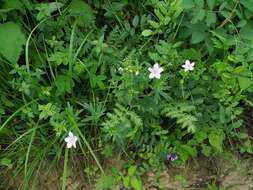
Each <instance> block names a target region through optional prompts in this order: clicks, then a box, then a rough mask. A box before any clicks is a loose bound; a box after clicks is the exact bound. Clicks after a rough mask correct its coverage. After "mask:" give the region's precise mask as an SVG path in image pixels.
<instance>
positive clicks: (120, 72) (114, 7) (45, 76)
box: [0, 0, 253, 190]
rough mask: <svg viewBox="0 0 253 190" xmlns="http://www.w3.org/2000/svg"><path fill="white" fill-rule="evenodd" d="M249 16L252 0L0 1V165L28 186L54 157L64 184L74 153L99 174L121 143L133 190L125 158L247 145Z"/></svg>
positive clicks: (252, 77)
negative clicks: (42, 167) (105, 161)
mask: <svg viewBox="0 0 253 190" xmlns="http://www.w3.org/2000/svg"><path fill="white" fill-rule="evenodd" d="M252 18H253V1H252V0H163V1H162V0H161V1H159V0H140V1H133V0H121V1H110V0H105V1H102V0H86V1H84V0H58V1H57V0H56V1H54V2H53V1H46V0H45V1H38V0H1V1H0V92H1V93H0V124H1V125H0V168H1V171H11V174H12V175H13V176H21V177H22V179H23V180H22V183H21V184H20V189H28V186H29V185H31V184H32V187H33V188H35V186H36V178H37V177H38V176H39V175H40V169H41V166H42V165H43V164H44V162H45V161H46V160H50V163H53V164H57V163H58V162H60V161H61V160H62V159H63V160H64V167H63V174H62V175H63V178H62V189H65V185H66V176H67V173H68V170H71V167H68V163H69V162H70V160H72V159H73V158H74V157H75V156H81V157H82V158H83V159H84V160H86V163H87V164H89V163H93V161H92V160H94V161H95V163H96V165H97V166H98V168H99V169H100V172H101V173H104V169H103V168H104V166H103V164H102V163H103V160H106V159H108V158H110V157H111V156H113V155H115V154H116V153H121V154H123V155H125V157H126V158H127V160H128V161H129V162H130V163H131V164H129V165H128V166H129V168H128V170H129V171H128V175H127V176H125V177H123V178H120V180H121V179H122V180H123V182H122V186H123V187H124V188H125V189H127V188H128V187H130V186H131V187H133V188H134V189H137V190H139V189H141V182H140V179H139V177H138V176H137V175H136V174H135V173H136V172H137V171H136V166H135V165H138V166H139V168H142V170H143V171H145V170H148V169H149V168H156V169H158V168H162V167H164V164H165V163H166V160H167V161H168V160H170V161H171V160H173V164H175V165H181V164H184V163H185V162H186V161H187V160H188V159H190V158H196V157H197V156H198V155H204V156H207V157H208V156H211V155H215V154H221V153H222V152H223V151H224V150H228V149H232V150H233V151H235V152H238V153H247V154H252V153H253V144H252V138H253V137H252V136H250V134H251V135H252V124H251V125H248V119H247V118H248V117H252V112H251V110H252V106H253V93H252V92H253V64H252V62H253V19H252ZM69 132H72V134H70V136H69V137H67V136H68V135H69ZM71 135H72V137H73V136H74V137H77V139H74V140H77V141H76V142H72V141H71V142H70V140H71V139H70V138H71ZM72 140H73V139H72ZM65 141H66V142H69V143H70V144H69V145H68V147H67V146H66V142H65ZM71 143H72V144H71ZM75 143H77V144H75ZM71 145H73V146H74V145H75V146H76V148H74V147H71ZM172 158H175V159H172ZM134 160H135V161H139V162H138V163H137V162H135V163H134V162H132V161H134ZM103 180H107V181H108V180H110V182H111V183H108V184H109V185H108V184H106V183H104V184H103V183H102V185H101V184H100V187H101V186H102V187H101V188H106V185H107V186H108V188H110V185H111V186H113V183H114V182H115V181H117V182H119V181H120V180H119V179H117V180H116V179H111V178H108V177H107V178H103ZM103 185H104V187H103ZM124 188H123V189H124ZM112 189H113V187H112Z"/></svg>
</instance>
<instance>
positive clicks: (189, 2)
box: [181, 0, 195, 9]
mask: <svg viewBox="0 0 253 190" xmlns="http://www.w3.org/2000/svg"><path fill="white" fill-rule="evenodd" d="M181 5H182V8H183V9H191V8H193V7H194V6H195V4H194V2H193V0H182V3H181Z"/></svg>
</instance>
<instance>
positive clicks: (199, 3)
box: [194, 0, 205, 8]
mask: <svg viewBox="0 0 253 190" xmlns="http://www.w3.org/2000/svg"><path fill="white" fill-rule="evenodd" d="M194 2H195V4H196V5H197V6H198V7H201V8H203V7H204V3H205V2H204V0H194Z"/></svg>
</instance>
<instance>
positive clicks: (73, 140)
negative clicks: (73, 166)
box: [64, 131, 78, 148]
mask: <svg viewBox="0 0 253 190" xmlns="http://www.w3.org/2000/svg"><path fill="white" fill-rule="evenodd" d="M64 140H65V142H66V143H67V147H68V148H71V147H72V146H73V147H74V148H76V141H77V140H78V138H77V137H76V136H75V135H73V133H72V132H71V131H70V132H69V136H67V137H66V138H65V139H64Z"/></svg>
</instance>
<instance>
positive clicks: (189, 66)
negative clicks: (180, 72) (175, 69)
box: [182, 60, 195, 72]
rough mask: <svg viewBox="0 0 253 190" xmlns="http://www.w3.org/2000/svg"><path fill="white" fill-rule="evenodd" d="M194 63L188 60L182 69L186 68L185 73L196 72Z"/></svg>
mask: <svg viewBox="0 0 253 190" xmlns="http://www.w3.org/2000/svg"><path fill="white" fill-rule="evenodd" d="M194 65H195V63H194V62H192V63H191V62H190V61H189V60H186V61H185V63H184V65H182V67H183V68H184V71H185V72H186V71H193V70H194Z"/></svg>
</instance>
